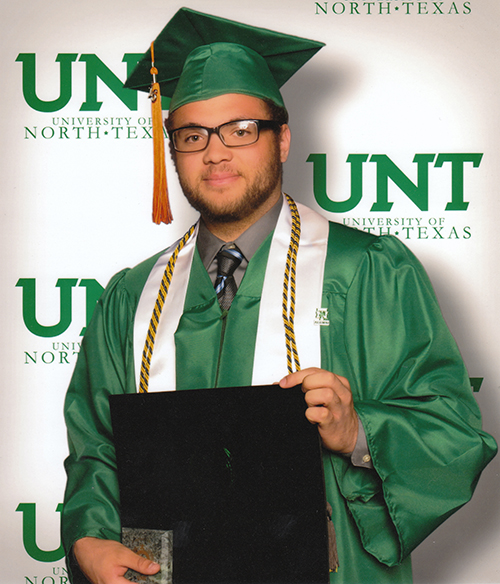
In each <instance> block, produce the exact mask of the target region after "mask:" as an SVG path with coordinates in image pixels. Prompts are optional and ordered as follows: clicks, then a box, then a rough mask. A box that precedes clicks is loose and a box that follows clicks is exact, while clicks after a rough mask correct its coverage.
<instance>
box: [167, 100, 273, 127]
mask: <svg viewBox="0 0 500 584" xmlns="http://www.w3.org/2000/svg"><path fill="white" fill-rule="evenodd" d="M268 117H269V115H268V108H267V105H266V103H265V102H264V101H263V100H261V99H259V98H258V97H252V96H250V95H241V94H238V93H228V94H225V95H220V96H218V97H213V98H211V99H206V100H203V101H195V102H192V103H188V104H186V105H183V106H181V107H180V108H179V109H177V110H175V112H174V120H175V126H176V127H180V126H187V125H192V124H197V125H200V126H208V127H215V126H219V125H220V124H223V123H224V122H229V121H231V120H236V119H252V118H254V119H266V118H268Z"/></svg>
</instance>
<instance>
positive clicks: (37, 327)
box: [16, 278, 104, 337]
mask: <svg viewBox="0 0 500 584" xmlns="http://www.w3.org/2000/svg"><path fill="white" fill-rule="evenodd" d="M77 283H78V279H77V278H59V280H57V282H56V288H59V322H57V323H55V324H52V325H42V324H40V323H39V322H38V318H37V310H36V290H35V288H36V281H35V278H20V279H19V280H18V281H17V284H16V286H18V287H20V288H22V289H23V320H24V324H25V325H26V328H27V329H28V330H29V331H30V332H31V333H33V334H34V335H37V336H38V337H57V336H58V335H61V334H62V333H64V332H65V331H66V330H67V329H68V328H69V325H70V324H71V321H72V312H73V310H72V292H73V288H74V287H75V286H76V285H77ZM78 286H79V287H84V288H85V297H86V301H85V308H86V326H87V325H88V324H89V322H90V319H91V317H92V313H93V312H94V308H95V305H96V303H97V301H98V300H99V297H100V296H101V294H102V292H103V290H104V288H103V287H102V286H101V285H100V284H99V282H97V281H96V280H89V279H82V280H80V283H79V284H78ZM86 326H85V327H83V329H82V330H81V332H80V335H83V334H85V329H86Z"/></svg>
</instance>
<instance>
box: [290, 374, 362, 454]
mask: <svg viewBox="0 0 500 584" xmlns="http://www.w3.org/2000/svg"><path fill="white" fill-rule="evenodd" d="M300 383H302V391H303V392H304V393H305V400H306V404H307V405H308V408H307V410H306V417H307V419H308V420H309V421H310V422H311V423H313V424H318V430H319V434H320V436H321V440H322V441H323V445H324V446H325V447H326V448H328V449H329V450H333V451H334V452H340V453H342V454H350V453H351V452H352V451H353V450H354V447H355V446H356V440H357V439H358V416H357V414H356V411H355V409H354V405H353V402H352V393H351V388H350V385H349V382H348V381H347V379H346V378H345V377H341V376H340V375H335V374H334V373H330V372H329V371H325V370H324V369H317V368H316V367H311V368H309V369H303V370H302V371H296V372H295V373H292V374H290V375H287V376H286V377H283V379H282V380H281V381H280V382H279V385H280V387H283V388H288V387H293V386H294V385H299V384H300Z"/></svg>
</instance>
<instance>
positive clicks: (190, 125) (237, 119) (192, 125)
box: [174, 116, 260, 129]
mask: <svg viewBox="0 0 500 584" xmlns="http://www.w3.org/2000/svg"><path fill="white" fill-rule="evenodd" d="M257 119H260V118H249V117H248V116H237V117H235V118H232V119H231V120H227V121H226V122H222V124H219V126H222V125H224V124H230V123H231V122H242V121H243V120H257ZM178 127H179V128H209V127H212V126H204V125H203V124H199V123H196V122H189V123H187V124H182V125H181V126H178ZM215 127H217V126H215ZM174 129H175V128H174Z"/></svg>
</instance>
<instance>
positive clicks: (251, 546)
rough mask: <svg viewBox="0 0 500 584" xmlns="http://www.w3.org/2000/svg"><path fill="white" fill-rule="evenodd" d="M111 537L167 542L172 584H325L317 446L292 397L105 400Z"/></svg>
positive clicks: (297, 394)
mask: <svg viewBox="0 0 500 584" xmlns="http://www.w3.org/2000/svg"><path fill="white" fill-rule="evenodd" d="M110 406H111V419H112V424H113V432H114V439H115V447H116V456H117V464H118V480H119V486H120V501H121V503H120V504H121V518H122V526H124V527H126V528H140V529H148V530H160V531H165V530H167V531H168V530H171V531H173V581H174V582H175V583H176V584H177V583H179V584H181V583H182V584H195V583H200V584H201V583H203V584H208V583H227V584H236V583H240V582H241V583H249V584H250V583H262V584H271V583H282V584H291V583H301V584H306V583H314V584H316V583H320V582H328V580H329V576H328V572H329V570H328V541H327V519H326V502H325V490H324V479H323V469H322V460H321V446H320V441H319V436H318V432H317V429H316V427H315V426H313V425H312V424H310V423H309V422H308V421H307V419H306V418H305V415H304V412H305V409H306V405H305V401H304V394H303V392H302V390H301V388H300V387H295V388H292V389H282V388H280V387H279V386H277V385H272V386H258V387H242V388H225V389H204V390H187V391H173V392H160V393H150V394H125V395H115V396H112V397H111V398H110Z"/></svg>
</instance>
